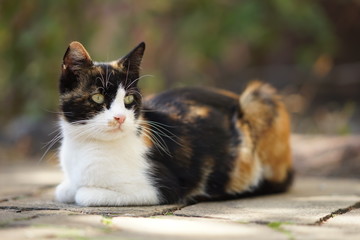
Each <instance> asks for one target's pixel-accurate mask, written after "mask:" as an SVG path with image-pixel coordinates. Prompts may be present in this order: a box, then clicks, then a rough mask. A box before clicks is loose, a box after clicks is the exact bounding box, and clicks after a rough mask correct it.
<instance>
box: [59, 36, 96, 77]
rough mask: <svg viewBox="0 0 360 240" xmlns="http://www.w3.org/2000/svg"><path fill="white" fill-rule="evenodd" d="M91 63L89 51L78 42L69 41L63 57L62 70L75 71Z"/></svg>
mask: <svg viewBox="0 0 360 240" xmlns="http://www.w3.org/2000/svg"><path fill="white" fill-rule="evenodd" d="M92 64H93V62H92V60H91V57H90V55H89V53H88V52H87V51H86V49H85V48H84V46H83V45H82V44H81V43H79V42H71V43H70V45H69V47H68V49H67V50H66V52H65V55H64V58H63V66H62V67H63V70H66V69H69V70H72V71H76V70H79V69H82V68H86V67H90V66H91V65H92Z"/></svg>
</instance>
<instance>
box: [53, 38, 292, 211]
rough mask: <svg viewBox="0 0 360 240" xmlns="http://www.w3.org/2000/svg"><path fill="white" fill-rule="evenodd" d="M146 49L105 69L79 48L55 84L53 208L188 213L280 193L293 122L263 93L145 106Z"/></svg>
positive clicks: (177, 92)
mask: <svg viewBox="0 0 360 240" xmlns="http://www.w3.org/2000/svg"><path fill="white" fill-rule="evenodd" d="M144 50H145V43H140V44H139V45H138V46H137V47H135V48H134V49H133V50H132V51H131V52H130V53H128V54H127V55H125V56H124V57H122V58H120V59H119V60H116V61H112V62H105V63H104V62H95V61H92V59H91V57H90V55H89V53H88V52H87V50H86V49H85V48H84V46H83V45H82V44H81V43H79V42H72V43H71V44H70V45H69V47H68V49H67V51H66V53H65V55H64V58H63V64H62V72H61V77H60V83H59V90H60V110H61V116H60V126H61V131H62V142H61V147H60V153H59V158H60V165H61V167H62V170H63V172H64V181H63V182H62V183H61V184H59V185H58V186H57V188H56V193H55V195H56V196H55V197H56V200H57V201H59V202H63V203H75V204H78V205H81V206H128V205H156V204H173V203H181V204H188V203H194V202H197V201H205V200H223V199H233V198H238V197H243V196H253V195H259V194H270V193H280V192H284V191H286V190H287V189H288V188H289V186H290V185H291V182H292V179H293V171H292V160H291V149H290V142H289V136H290V120H289V116H288V113H287V111H286V109H285V106H284V104H283V102H282V101H281V99H280V96H279V95H278V94H277V93H276V91H275V89H274V88H273V87H272V86H270V85H269V84H266V83H262V82H260V81H254V82H251V83H250V84H249V85H248V87H247V88H246V89H245V90H244V92H243V93H242V94H241V95H237V94H235V93H232V92H230V91H225V90H218V89H207V88H182V89H173V90H169V91H166V92H163V93H160V94H158V95H156V96H153V97H151V98H149V99H146V100H144V99H143V97H142V95H141V93H140V90H139V88H138V81H139V80H140V79H141V77H140V73H139V70H140V64H141V60H142V57H143V54H144Z"/></svg>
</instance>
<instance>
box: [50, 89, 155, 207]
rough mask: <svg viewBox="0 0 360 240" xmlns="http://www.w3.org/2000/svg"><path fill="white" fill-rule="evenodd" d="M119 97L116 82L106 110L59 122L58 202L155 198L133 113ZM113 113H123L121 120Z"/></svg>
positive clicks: (107, 203) (97, 203)
mask: <svg viewBox="0 0 360 240" xmlns="http://www.w3.org/2000/svg"><path fill="white" fill-rule="evenodd" d="M124 96H125V90H124V89H123V88H121V87H120V88H119V90H118V93H117V95H116V98H115V100H114V101H113V103H112V104H111V107H110V109H104V111H103V112H101V113H99V114H98V115H97V116H95V117H94V118H93V119H91V120H89V121H87V123H86V124H84V125H74V124H70V123H68V122H66V121H65V120H64V119H62V120H61V121H60V124H61V127H62V134H63V141H62V145H61V151H60V163H61V167H62V169H63V171H64V173H65V180H64V181H63V183H61V184H60V185H59V186H58V187H57V189H56V199H57V200H58V201H60V202H75V203H77V204H79V205H82V206H124V205H150V204H159V203H160V199H159V194H158V191H157V189H156V188H155V187H154V186H153V182H152V181H151V179H150V178H149V175H148V173H149V171H150V166H149V164H148V162H147V160H146V157H145V154H146V152H147V151H148V149H147V147H146V145H145V143H144V142H143V141H142V140H141V138H140V137H139V136H137V135H136V131H137V124H136V122H135V118H134V112H133V111H132V110H129V109H126V108H125V105H124V100H123V99H124ZM116 115H124V116H125V117H126V119H125V122H124V123H123V124H119V123H118V122H116V121H115V120H114V116H116Z"/></svg>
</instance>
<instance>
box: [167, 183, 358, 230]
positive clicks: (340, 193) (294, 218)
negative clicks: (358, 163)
mask: <svg viewBox="0 0 360 240" xmlns="http://www.w3.org/2000/svg"><path fill="white" fill-rule="evenodd" d="M334 182H336V180H334ZM332 183H333V182H332V181H327V180H326V181H325V180H324V179H299V180H298V181H297V183H296V184H295V186H294V189H293V190H292V191H290V192H289V193H286V194H280V195H272V196H263V197H256V198H247V199H240V200H233V201H223V202H206V203H199V204H195V205H192V206H188V207H185V208H182V209H181V210H178V211H175V213H174V214H175V215H179V216H197V217H211V218H222V219H229V220H234V221H242V222H259V221H263V222H290V223H297V224H311V223H315V222H316V221H318V220H319V219H320V218H322V217H324V216H326V215H328V214H329V213H331V212H333V211H335V210H337V209H339V208H346V207H348V206H351V205H353V204H354V203H356V202H357V201H359V200H360V199H359V196H360V194H359V193H360V191H359V190H360V188H359V186H360V183H358V181H352V180H342V181H341V185H339V184H334V185H332Z"/></svg>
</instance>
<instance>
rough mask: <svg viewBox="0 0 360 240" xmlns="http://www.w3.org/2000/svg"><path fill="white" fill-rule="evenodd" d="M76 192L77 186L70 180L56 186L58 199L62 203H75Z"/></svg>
mask: <svg viewBox="0 0 360 240" xmlns="http://www.w3.org/2000/svg"><path fill="white" fill-rule="evenodd" d="M75 193H76V188H75V187H74V186H73V185H72V184H71V183H70V182H69V181H64V182H62V183H61V184H59V185H58V186H57V187H56V192H55V197H56V201H58V202H62V203H73V202H75Z"/></svg>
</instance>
